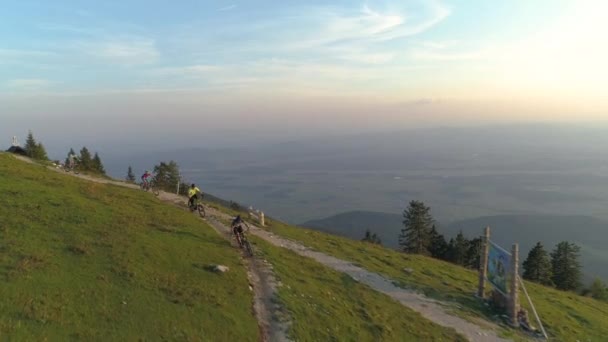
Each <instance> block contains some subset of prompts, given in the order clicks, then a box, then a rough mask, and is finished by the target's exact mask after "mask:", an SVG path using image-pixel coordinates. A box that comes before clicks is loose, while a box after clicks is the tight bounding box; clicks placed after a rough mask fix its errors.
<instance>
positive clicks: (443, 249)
mask: <svg viewBox="0 0 608 342" xmlns="http://www.w3.org/2000/svg"><path fill="white" fill-rule="evenodd" d="M430 236H431V245H430V246H429V252H430V253H431V256H432V257H433V258H435V259H441V260H446V259H447V253H448V243H447V242H446V241H445V237H444V236H443V235H442V234H439V232H438V231H437V228H436V227H435V225H433V227H432V228H431V232H430Z"/></svg>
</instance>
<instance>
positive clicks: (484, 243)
mask: <svg viewBox="0 0 608 342" xmlns="http://www.w3.org/2000/svg"><path fill="white" fill-rule="evenodd" d="M489 244H490V227H486V228H485V229H484V235H483V237H482V239H481V255H480V256H479V257H480V258H481V260H480V263H479V288H478V289H477V296H478V297H479V298H485V297H486V294H485V292H486V278H487V276H488V253H489V250H490V245H489Z"/></svg>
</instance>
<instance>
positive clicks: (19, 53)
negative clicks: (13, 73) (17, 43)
mask: <svg viewBox="0 0 608 342" xmlns="http://www.w3.org/2000/svg"><path fill="white" fill-rule="evenodd" d="M55 55H56V53H54V52H49V51H39V50H21V49H0V58H21V57H48V56H55Z"/></svg>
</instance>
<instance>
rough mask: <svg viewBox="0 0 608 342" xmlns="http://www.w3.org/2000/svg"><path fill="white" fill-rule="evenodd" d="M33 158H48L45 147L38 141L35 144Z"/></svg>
mask: <svg viewBox="0 0 608 342" xmlns="http://www.w3.org/2000/svg"><path fill="white" fill-rule="evenodd" d="M34 158H35V159H38V160H49V157H48V156H47V154H46V149H45V148H44V145H42V143H41V142H38V144H37V145H36V153H35V156H34Z"/></svg>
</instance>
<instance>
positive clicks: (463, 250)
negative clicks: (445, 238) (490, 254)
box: [448, 230, 469, 266]
mask: <svg viewBox="0 0 608 342" xmlns="http://www.w3.org/2000/svg"><path fill="white" fill-rule="evenodd" d="M468 251H469V241H468V240H467V239H466V238H465V237H464V234H462V230H461V231H460V232H458V235H456V239H450V243H449V244H448V261H450V262H452V263H454V264H456V265H461V266H466V260H467V252H468Z"/></svg>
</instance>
